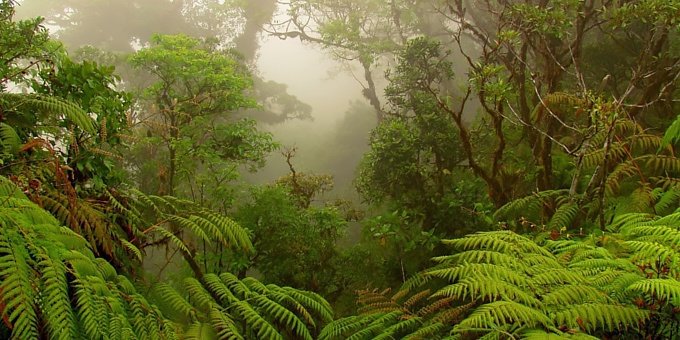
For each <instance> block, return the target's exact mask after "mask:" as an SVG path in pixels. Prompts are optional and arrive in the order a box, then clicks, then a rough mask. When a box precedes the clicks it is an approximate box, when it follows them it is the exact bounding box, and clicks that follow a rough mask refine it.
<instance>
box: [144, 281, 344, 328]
mask: <svg viewBox="0 0 680 340" xmlns="http://www.w3.org/2000/svg"><path fill="white" fill-rule="evenodd" d="M154 291H155V295H156V296H157V300H158V301H159V304H160V305H161V306H163V307H165V308H167V313H168V315H171V316H172V318H173V320H175V321H177V322H179V323H182V324H184V325H187V326H186V327H185V329H184V332H183V336H184V337H185V338H188V339H212V338H220V339H222V338H228V339H250V338H253V337H256V338H259V339H312V338H313V337H314V335H315V334H316V333H317V332H318V330H319V329H320V327H321V326H322V325H324V324H325V323H327V322H329V321H330V320H332V311H331V307H330V305H329V304H328V303H327V302H326V301H325V300H324V299H323V298H321V297H320V296H319V295H316V294H314V293H311V292H305V291H300V290H296V289H293V288H290V287H279V286H277V285H273V284H269V285H264V284H262V283H260V282H259V281H257V280H255V279H253V278H245V279H242V280H239V279H238V278H236V276H234V275H232V274H229V273H224V274H221V275H219V276H218V275H215V274H208V275H206V276H205V277H204V284H201V283H200V282H199V281H197V280H196V279H193V278H187V279H185V280H184V282H183V284H182V290H180V291H178V290H175V289H174V288H172V287H171V286H169V285H167V284H159V285H157V286H156V288H155V289H154Z"/></svg>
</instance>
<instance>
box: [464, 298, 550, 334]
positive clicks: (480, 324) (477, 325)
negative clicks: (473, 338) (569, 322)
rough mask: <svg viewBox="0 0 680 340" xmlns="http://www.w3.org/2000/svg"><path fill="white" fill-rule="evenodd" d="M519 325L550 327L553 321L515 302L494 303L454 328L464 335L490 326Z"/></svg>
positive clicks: (485, 306)
mask: <svg viewBox="0 0 680 340" xmlns="http://www.w3.org/2000/svg"><path fill="white" fill-rule="evenodd" d="M513 324H514V325H517V326H525V327H532V328H533V327H546V328H548V327H550V326H551V325H552V320H550V318H548V316H546V315H545V314H544V313H543V312H542V311H540V310H538V309H534V308H531V307H528V306H525V305H522V304H520V303H517V302H513V301H494V302H491V303H488V304H485V305H482V306H479V307H477V308H476V309H475V310H474V311H473V312H472V314H470V315H469V316H468V317H467V318H465V319H464V320H463V321H461V322H460V323H458V324H457V325H456V326H454V327H453V332H455V333H464V332H467V331H469V330H470V329H475V330H476V329H483V328H487V327H489V325H497V326H503V325H513Z"/></svg>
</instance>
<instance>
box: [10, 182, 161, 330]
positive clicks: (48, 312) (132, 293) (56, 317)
mask: <svg viewBox="0 0 680 340" xmlns="http://www.w3.org/2000/svg"><path fill="white" fill-rule="evenodd" d="M0 187H2V190H1V192H0V202H2V203H1V206H0V210H2V212H1V213H0V216H1V217H0V224H2V228H0V229H1V231H0V268H1V271H0V289H1V290H2V292H3V294H2V299H1V300H2V304H1V308H2V315H3V320H4V324H3V325H2V326H0V328H2V329H3V331H5V332H7V331H9V332H11V336H12V338H16V339H34V338H39V337H42V336H44V337H46V338H51V339H52V338H54V339H78V338H89V339H98V338H123V337H122V336H121V335H120V334H129V336H132V337H144V338H149V339H161V338H172V334H173V332H174V330H173V328H174V326H173V325H172V324H169V323H165V322H164V318H163V317H162V315H161V314H160V312H159V311H158V310H157V309H156V308H155V307H154V306H153V305H151V304H149V303H148V302H147V301H146V299H145V298H144V297H143V296H141V295H140V294H139V293H137V292H136V290H135V289H134V287H133V286H132V285H131V284H130V282H129V281H128V279H127V278H125V277H123V276H119V275H118V274H117V273H116V270H115V269H113V267H111V265H110V264H109V263H107V262H106V261H105V260H103V259H101V258H95V257H94V255H93V254H92V252H91V251H90V249H89V247H88V244H87V242H86V241H85V240H84V239H83V238H82V237H80V236H79V235H77V234H75V233H74V232H72V231H71V230H69V229H68V228H65V227H61V226H60V225H59V223H58V222H57V220H55V219H54V218H53V217H52V216H51V215H50V214H49V213H47V212H46V211H44V210H42V209H41V208H40V207H38V206H37V205H36V204H34V203H32V202H31V201H29V200H28V198H27V197H26V196H24V195H23V193H21V190H20V189H19V187H17V186H15V185H14V184H12V183H11V182H10V181H9V180H8V179H6V178H4V177H2V178H0ZM5 334H7V333H5Z"/></svg>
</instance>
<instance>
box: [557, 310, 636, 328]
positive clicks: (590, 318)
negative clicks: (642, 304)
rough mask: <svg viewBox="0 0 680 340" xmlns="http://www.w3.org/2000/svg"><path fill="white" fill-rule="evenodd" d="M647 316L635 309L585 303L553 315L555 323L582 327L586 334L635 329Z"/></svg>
mask: <svg viewBox="0 0 680 340" xmlns="http://www.w3.org/2000/svg"><path fill="white" fill-rule="evenodd" d="M648 316H649V312H647V311H644V310H640V309H638V308H635V307H627V306H619V305H612V304H596V303H586V304H581V305H570V306H569V307H567V308H565V309H564V310H562V311H559V312H557V313H555V322H556V323H557V324H560V325H566V326H567V327H570V328H580V327H583V328H584V330H585V331H588V332H591V331H594V330H598V329H602V330H609V331H613V330H615V329H623V328H628V327H635V326H636V325H638V323H639V322H641V321H643V320H645V319H646V318H647V317H648Z"/></svg>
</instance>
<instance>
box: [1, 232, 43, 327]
mask: <svg viewBox="0 0 680 340" xmlns="http://www.w3.org/2000/svg"><path fill="white" fill-rule="evenodd" d="M1 227H2V228H3V229H5V228H10V226H5V225H2V226H1ZM29 258H30V255H29V253H28V250H27V249H26V245H25V242H24V240H23V239H22V238H21V237H20V236H19V235H17V234H15V235H12V237H11V238H8V237H7V235H5V234H4V233H0V278H1V279H2V283H0V291H1V292H2V296H1V299H2V302H3V304H4V310H3V315H6V316H7V317H8V319H9V321H10V322H11V323H12V325H13V330H12V334H14V335H15V336H16V337H18V338H21V339H36V338H38V315H37V313H36V305H35V301H36V292H35V290H34V288H33V283H32V281H33V278H32V275H31V272H32V270H31V267H30V265H29V264H28V261H29Z"/></svg>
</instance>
